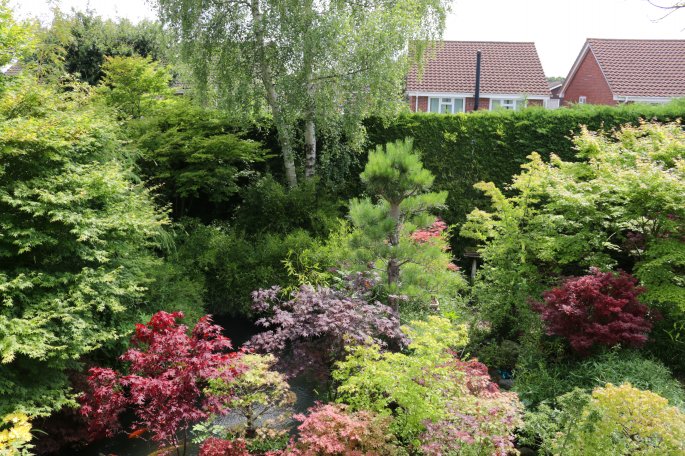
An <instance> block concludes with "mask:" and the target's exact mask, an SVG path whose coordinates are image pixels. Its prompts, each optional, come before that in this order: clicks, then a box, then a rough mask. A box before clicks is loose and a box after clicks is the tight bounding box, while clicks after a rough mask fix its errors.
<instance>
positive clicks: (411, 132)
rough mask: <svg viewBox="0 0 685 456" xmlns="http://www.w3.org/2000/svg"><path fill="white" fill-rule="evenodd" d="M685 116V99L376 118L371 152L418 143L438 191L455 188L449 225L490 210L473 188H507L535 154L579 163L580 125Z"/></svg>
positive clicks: (459, 246) (458, 249) (458, 250)
mask: <svg viewBox="0 0 685 456" xmlns="http://www.w3.org/2000/svg"><path fill="white" fill-rule="evenodd" d="M684 116H685V102H683V101H676V102H672V103H670V104H668V105H663V106H649V105H625V106H620V107H610V106H591V105H586V106H576V107H573V108H564V109H557V110H546V109H542V108H530V109H526V110H522V111H516V112H514V111H495V112H489V111H484V112H477V113H469V114H455V115H444V114H428V113H417V114H408V115H404V116H401V117H399V118H398V119H396V120H395V121H394V122H393V123H391V124H389V125H384V123H383V122H382V121H380V120H378V119H372V120H369V121H368V122H367V125H366V128H367V132H368V137H369V143H370V145H369V149H371V148H373V147H375V145H376V144H384V143H386V142H388V141H394V140H396V139H399V138H404V137H408V136H409V137H413V138H414V144H415V146H416V147H417V148H418V149H419V150H420V151H421V154H422V157H423V162H424V165H425V166H426V168H428V169H429V170H430V171H431V172H433V174H435V176H436V178H435V184H434V189H435V190H447V191H449V197H448V199H447V206H448V208H447V210H446V211H445V212H444V213H443V214H442V215H443V217H444V219H445V220H446V221H447V222H448V223H449V224H460V223H462V222H463V221H464V220H465V218H466V214H468V213H469V212H470V211H471V210H472V209H473V208H475V207H481V208H486V207H487V205H488V202H487V201H488V200H487V198H485V197H484V195H483V194H482V193H481V192H479V191H478V190H476V189H474V188H473V184H475V183H477V182H479V181H492V182H494V183H495V184H497V186H498V187H500V188H502V186H504V185H505V184H507V183H509V182H510V181H511V178H512V176H514V175H516V174H518V173H519V172H520V170H521V165H522V164H524V163H526V162H527V161H528V160H527V159H526V157H527V156H528V155H529V154H530V153H531V152H533V151H535V152H539V153H540V154H541V155H542V156H543V157H545V158H548V157H549V155H550V154H551V153H555V154H557V155H559V156H560V157H561V158H562V159H564V160H573V159H574V158H575V151H574V150H573V145H572V143H571V137H572V136H573V135H574V134H575V133H577V132H578V131H579V130H580V128H581V125H586V126H587V127H588V128H589V129H590V130H600V129H603V130H607V131H609V130H612V129H615V128H617V127H618V126H620V125H623V124H626V123H631V124H637V123H639V122H640V121H642V120H656V121H660V122H672V121H676V120H678V119H680V118H682V117H684ZM465 242H467V241H466V240H459V239H457V240H456V242H454V244H453V247H454V252H455V254H456V255H457V256H460V255H461V254H462V252H463V249H464V246H465Z"/></svg>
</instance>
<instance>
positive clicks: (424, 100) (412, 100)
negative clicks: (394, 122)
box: [409, 96, 428, 112]
mask: <svg viewBox="0 0 685 456" xmlns="http://www.w3.org/2000/svg"><path fill="white" fill-rule="evenodd" d="M409 109H410V110H411V112H416V97H415V96H411V97H409ZM426 111H428V97H419V112H426Z"/></svg>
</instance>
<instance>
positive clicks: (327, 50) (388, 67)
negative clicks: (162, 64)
mask: <svg viewBox="0 0 685 456" xmlns="http://www.w3.org/2000/svg"><path fill="white" fill-rule="evenodd" d="M157 3H158V4H159V6H160V11H161V16H162V19H163V21H165V22H166V23H167V24H169V25H170V26H171V27H172V29H173V30H175V32H176V34H177V37H178V38H179V39H180V40H181V42H182V44H183V48H184V49H183V52H184V55H185V58H186V60H187V61H188V62H189V63H190V66H191V67H192V68H193V69H194V70H195V74H196V75H197V76H198V80H199V82H200V84H199V85H200V92H202V93H205V94H206V95H211V96H212V97H216V98H217V99H219V100H220V102H222V103H223V105H224V106H225V107H227V108H228V109H229V111H232V112H242V113H245V114H254V113H255V112H260V111H261V110H262V109H263V108H265V107H268V110H269V111H270V112H271V115H272V117H273V121H274V124H275V126H276V130H277V132H278V140H279V144H280V149H281V154H282V155H283V160H284V166H285V171H286V177H287V180H288V183H289V184H290V186H294V185H296V183H297V174H296V166H295V151H294V148H295V141H296V137H297V134H296V133H297V132H298V130H299V125H300V124H299V122H300V121H303V124H302V125H303V127H302V129H301V131H300V133H301V135H302V137H303V138H304V145H305V156H306V158H305V176H306V177H311V176H313V175H314V174H315V167H316V161H317V151H316V138H317V134H320V133H321V132H327V134H333V135H334V136H335V132H347V133H348V134H349V136H350V137H352V138H353V142H356V143H357V144H361V142H360V140H361V139H362V138H363V134H362V133H363V129H362V126H361V119H362V118H363V117H365V116H366V115H368V114H369V113H374V114H378V115H386V116H387V115H390V114H393V113H395V112H397V111H398V110H399V109H402V108H403V107H404V109H406V106H405V101H404V98H403V89H402V88H403V83H404V78H405V75H406V72H407V70H408V68H409V65H410V63H411V62H412V61H419V60H420V59H421V57H422V55H423V51H424V50H425V49H426V47H427V45H428V42H427V40H431V39H435V38H437V37H439V36H440V35H441V33H442V30H443V27H444V21H445V15H446V11H447V2H443V1H442V0H400V1H395V2H386V1H381V0H373V1H369V2H365V3H358V2H323V3H317V2H313V1H305V2H293V1H291V0H261V1H260V0H231V1H223V0H211V1H206V0H202V1H200V0H194V1H187V0H158V2H157ZM410 43H413V44H412V52H411V53H410V52H408V49H409V44H410ZM317 132H318V133H317Z"/></svg>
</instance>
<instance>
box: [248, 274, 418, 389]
mask: <svg viewBox="0 0 685 456" xmlns="http://www.w3.org/2000/svg"><path fill="white" fill-rule="evenodd" d="M369 286H370V285H369ZM252 297H253V300H254V305H253V308H254V310H255V312H257V313H259V314H265V316H264V317H262V318H260V319H259V320H257V325H260V326H262V327H264V328H267V330H266V331H264V332H262V333H259V334H257V335H256V336H254V337H253V338H252V339H251V340H250V341H249V343H248V346H249V347H252V348H254V349H256V350H258V351H261V352H269V353H274V354H277V355H278V357H279V366H280V367H281V368H283V369H285V371H286V372H287V373H288V374H289V375H297V374H299V373H302V372H307V373H309V374H313V375H314V376H315V377H317V378H319V379H322V380H323V379H326V378H327V377H328V373H329V371H330V369H331V367H332V366H333V364H334V363H335V362H336V361H338V360H341V359H343V357H344V356H345V346H346V345H350V344H352V345H365V344H369V343H374V344H377V345H378V346H379V347H387V346H388V345H389V344H392V345H394V346H403V345H404V344H405V343H406V337H405V336H404V334H402V332H401V331H400V330H399V319H398V316H397V314H396V313H395V312H394V311H393V310H392V309H391V308H390V307H388V306H385V305H383V304H381V303H379V302H369V301H367V298H366V297H365V296H364V295H362V294H361V292H352V294H351V295H350V294H348V293H346V292H344V291H340V290H334V289H331V288H327V287H316V288H315V287H312V286H309V285H303V286H301V287H300V288H299V289H298V290H296V291H294V292H292V293H291V294H290V295H286V297H285V298H284V297H282V295H281V290H280V288H279V287H272V288H270V289H267V290H259V291H255V292H254V293H253V294H252Z"/></svg>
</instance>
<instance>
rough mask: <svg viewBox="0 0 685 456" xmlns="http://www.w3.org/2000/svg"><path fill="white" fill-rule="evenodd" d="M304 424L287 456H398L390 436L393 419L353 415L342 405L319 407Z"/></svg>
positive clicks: (362, 413) (300, 416)
mask: <svg viewBox="0 0 685 456" xmlns="http://www.w3.org/2000/svg"><path fill="white" fill-rule="evenodd" d="M294 418H295V419H296V420H298V421H301V422H302V424H300V425H299V426H298V428H297V430H298V431H299V435H298V438H297V440H296V441H294V442H291V444H290V445H289V446H288V448H287V449H286V450H285V451H283V455H284V456H317V455H323V454H325V455H331V456H392V455H394V454H398V453H399V452H398V447H397V446H396V445H395V442H394V440H395V439H394V437H393V435H392V434H391V433H390V432H389V429H388V425H389V423H390V418H389V417H381V416H378V415H377V414H375V413H372V412H369V411H366V410H361V411H358V412H353V411H350V410H349V408H348V407H347V406H345V405H341V404H318V405H315V406H314V407H312V408H310V409H309V410H308V414H307V415H303V414H298V415H295V417H294Z"/></svg>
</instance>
